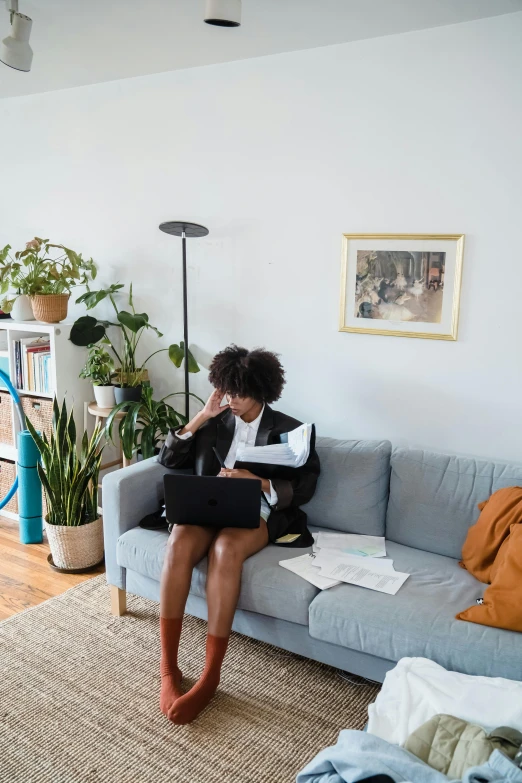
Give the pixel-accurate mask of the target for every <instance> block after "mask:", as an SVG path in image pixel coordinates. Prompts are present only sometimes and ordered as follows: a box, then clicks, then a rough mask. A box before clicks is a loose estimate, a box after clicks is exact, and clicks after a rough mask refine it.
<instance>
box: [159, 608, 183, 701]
mask: <svg viewBox="0 0 522 783" xmlns="http://www.w3.org/2000/svg"><path fill="white" fill-rule="evenodd" d="M182 622H183V618H181V617H179V618H178V617H176V618H171V617H160V638H161V663H160V674H161V693H160V709H161V711H162V713H163V714H164V715H167V716H168V713H169V710H170V708H171V707H172V705H173V704H174V702H175V701H176V699H179V698H180V696H182V695H183V691H182V690H181V672H180V670H179V668H178V648H179V640H180V637H181V624H182Z"/></svg>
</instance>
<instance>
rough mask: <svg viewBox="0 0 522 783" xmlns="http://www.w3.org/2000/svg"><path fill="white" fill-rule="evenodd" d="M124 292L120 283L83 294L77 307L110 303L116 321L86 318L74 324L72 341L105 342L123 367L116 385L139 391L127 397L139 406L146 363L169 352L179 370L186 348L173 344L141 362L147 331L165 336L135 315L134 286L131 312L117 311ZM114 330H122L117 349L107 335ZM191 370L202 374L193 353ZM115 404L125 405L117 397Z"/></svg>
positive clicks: (144, 315)
mask: <svg viewBox="0 0 522 783" xmlns="http://www.w3.org/2000/svg"><path fill="white" fill-rule="evenodd" d="M123 288H124V286H123V284H121V283H117V284H114V285H111V286H109V288H103V289H100V290H99V291H90V290H89V291H87V292H86V293H84V294H82V295H81V296H80V297H79V298H78V299H77V300H76V303H77V304H79V303H80V304H85V306H86V307H87V310H92V309H93V308H94V307H96V305H98V304H99V303H100V302H102V301H103V300H104V299H108V300H109V301H110V303H111V305H112V307H113V309H114V313H115V317H116V320H115V321H102V320H100V319H98V318H95V317H94V316H92V315H84V316H82V317H81V318H78V320H77V321H76V322H75V323H74V324H73V326H72V328H71V335H70V339H71V342H73V343H74V344H75V345H80V346H89V345H94V344H96V343H98V342H100V340H104V341H105V342H106V344H107V345H108V346H109V347H110V349H111V350H112V352H113V354H114V356H115V358H116V360H117V362H118V363H119V365H120V366H119V369H117V371H116V377H115V384H116V385H118V386H120V387H123V388H134V389H136V394H135V395H132V397H127V399H134V401H136V402H137V401H139V400H140V398H141V384H142V382H143V381H144V380H146V371H145V365H146V364H147V362H148V361H149V360H150V359H151V358H152V357H153V356H156V354H158V353H163V352H166V353H168V355H169V359H170V360H171V362H172V363H173V364H174V365H175V366H176V367H180V366H181V363H182V361H183V355H184V345H183V342H181V343H180V344H179V345H176V344H173V345H170V346H169V347H168V348H159V349H158V350H157V351H153V352H152V353H151V354H150V356H147V358H146V359H144V360H140V359H138V355H137V349H138V346H139V343H140V340H141V338H142V336H143V334H144V333H145V332H146V331H147V330H151V331H153V332H155V334H156V335H157V336H158V337H162V336H163V335H162V333H161V332H160V331H159V330H158V329H157V328H156V327H155V326H153V325H152V324H151V323H150V321H149V316H148V315H147V313H137V312H136V310H135V307H134V300H133V294H132V283H131V284H130V287H129V296H128V305H129V310H122V309H120V308H119V307H118V304H117V303H116V296H117V295H118V294H119V292H120V291H121V290H122V289H123ZM111 326H114V327H117V328H118V329H119V330H120V333H121V337H122V340H121V347H120V346H119V345H118V347H116V345H115V344H114V341H112V340H111V337H110V334H109V332H108V329H109V327H111ZM188 370H189V372H194V373H195V372H199V366H198V363H197V362H196V360H195V359H194V356H193V355H192V353H191V352H190V351H189V352H188ZM116 400H117V401H118V402H120V401H124V400H123V399H120V400H118V395H117V396H116Z"/></svg>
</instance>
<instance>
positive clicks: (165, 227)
mask: <svg viewBox="0 0 522 783" xmlns="http://www.w3.org/2000/svg"><path fill="white" fill-rule="evenodd" d="M159 228H160V231H164V232H165V234H171V235H172V236H175V237H181V246H182V249H183V352H184V363H185V416H186V417H187V420H188V418H189V371H188V349H189V342H188V315H187V237H189V238H192V237H206V236H207V234H208V228H205V226H200V225H199V224H198V223H186V222H185V221H184V220H169V221H168V222H167V223H160V226H159Z"/></svg>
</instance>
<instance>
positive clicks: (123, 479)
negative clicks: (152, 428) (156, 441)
mask: <svg viewBox="0 0 522 783" xmlns="http://www.w3.org/2000/svg"><path fill="white" fill-rule="evenodd" d="M172 472H173V471H172V470H169V469H168V468H165V467H163V465H160V463H159V462H158V461H157V458H156V457H151V459H146V460H143V461H142V462H136V463H135V464H134V465H129V467H127V468H122V469H121V470H115V471H114V472H113V473H108V474H107V475H106V476H104V477H103V481H102V502H103V536H104V541H105V569H106V576H107V582H108V583H109V584H111V585H115V586H116V587H119V588H121V589H123V590H125V569H124V568H121V567H120V566H119V565H118V563H117V562H116V544H117V541H118V538H119V537H120V536H121V535H122V534H123V533H126V532H127V530H130V529H131V528H133V527H136V525H138V524H139V522H140V521H141V520H142V519H143V517H144V516H146V515H147V514H151V513H152V512H153V511H156V510H157V509H158V508H159V507H160V506H161V503H162V501H163V476H164V475H165V473H172Z"/></svg>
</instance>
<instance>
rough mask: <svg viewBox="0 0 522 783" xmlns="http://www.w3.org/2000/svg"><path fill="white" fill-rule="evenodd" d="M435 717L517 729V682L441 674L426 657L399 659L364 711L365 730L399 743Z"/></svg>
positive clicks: (521, 699) (521, 696)
mask: <svg viewBox="0 0 522 783" xmlns="http://www.w3.org/2000/svg"><path fill="white" fill-rule="evenodd" d="M440 713H442V714H445V715H454V716H455V717H456V718H462V719H463V720H466V721H469V722H471V723H476V724H478V725H479V726H482V727H483V728H484V729H486V730H488V731H491V730H492V729H496V728H498V727H499V726H510V727H511V728H514V729H518V730H519V731H522V682H515V680H504V679H503V678H501V677H472V676H471V675H469V674H459V673H458V672H449V671H446V669H444V668H443V667H442V666H439V665H438V664H437V663H434V662H433V661H430V660H428V659H427V658H402V659H401V660H400V661H399V663H398V664H397V666H396V667H395V668H394V669H392V670H391V671H390V672H388V674H387V675H386V679H385V681H384V684H383V687H382V690H381V692H380V693H379V695H378V696H377V699H376V701H375V702H374V704H370V706H369V707H368V715H369V722H368V731H369V732H370V733H371V734H375V735H376V736H377V737H381V738H382V739H385V740H387V741H388V742H391V743H392V744H395V745H403V744H404V743H405V742H406V739H407V738H408V737H409V735H410V734H411V733H412V731H415V729H418V728H419V726H422V724H423V723H426V721H427V720H429V719H430V718H432V717H433V716H434V715H438V714H440Z"/></svg>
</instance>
